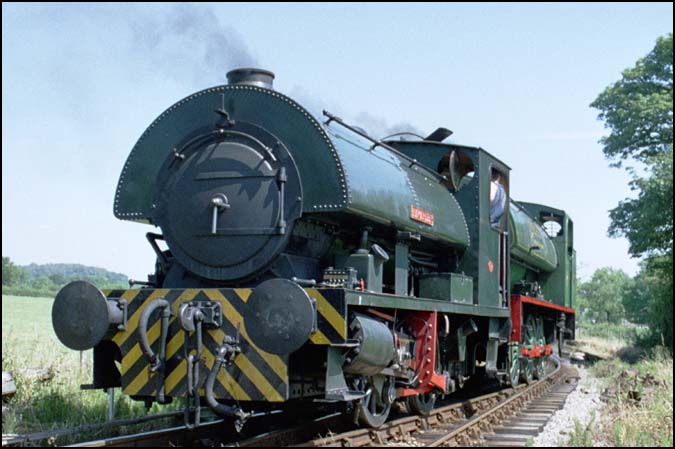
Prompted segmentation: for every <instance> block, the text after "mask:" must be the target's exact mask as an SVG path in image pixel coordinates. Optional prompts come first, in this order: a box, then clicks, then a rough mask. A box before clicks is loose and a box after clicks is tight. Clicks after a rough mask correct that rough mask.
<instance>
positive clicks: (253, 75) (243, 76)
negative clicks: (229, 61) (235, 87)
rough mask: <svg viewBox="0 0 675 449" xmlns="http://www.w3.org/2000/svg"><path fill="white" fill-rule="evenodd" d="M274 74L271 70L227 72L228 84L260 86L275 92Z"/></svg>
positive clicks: (249, 69) (236, 70)
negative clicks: (273, 84)
mask: <svg viewBox="0 0 675 449" xmlns="http://www.w3.org/2000/svg"><path fill="white" fill-rule="evenodd" d="M273 80H274V73H272V72H270V71H269V70H262V69H253V68H241V69H234V70H230V71H229V72H227V83H228V84H246V85H249V86H258V87H263V88H265V89H270V90H274V87H273V86H272V81H273Z"/></svg>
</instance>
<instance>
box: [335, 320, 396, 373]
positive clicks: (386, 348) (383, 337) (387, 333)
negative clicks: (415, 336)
mask: <svg viewBox="0 0 675 449" xmlns="http://www.w3.org/2000/svg"><path fill="white" fill-rule="evenodd" d="M349 328H350V329H351V330H352V332H353V336H352V337H351V338H353V339H355V340H358V341H359V343H360V344H359V346H358V348H356V349H354V350H352V353H351V354H350V355H349V357H348V361H347V365H346V366H345V367H344V372H345V373H351V374H363V375H366V376H373V375H375V374H377V373H379V372H380V371H382V369H383V368H386V367H387V366H389V364H391V362H392V360H393V359H394V353H395V348H394V334H393V333H392V332H391V330H390V329H389V328H388V327H387V326H386V325H384V324H382V323H380V322H379V321H377V320H374V319H372V318H368V317H365V316H363V315H357V316H356V318H354V320H353V321H352V323H351V324H350V325H349Z"/></svg>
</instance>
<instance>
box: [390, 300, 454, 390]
mask: <svg viewBox="0 0 675 449" xmlns="http://www.w3.org/2000/svg"><path fill="white" fill-rule="evenodd" d="M409 316H412V317H415V318H418V319H416V320H410V324H411V327H412V329H413V334H414V335H415V341H416V343H417V344H416V347H417V350H416V354H415V360H416V363H415V370H416V371H417V370H419V371H420V374H419V386H418V387H417V388H399V389H398V396H399V397H402V396H411V395H414V394H420V393H428V392H430V391H432V390H434V389H440V390H441V391H445V387H446V385H447V379H446V376H445V375H443V374H440V373H437V372H436V345H437V344H438V338H437V335H438V332H437V330H436V328H437V325H438V321H437V319H438V313H437V312H436V311H433V312H414V313H412V314H410V315H409Z"/></svg>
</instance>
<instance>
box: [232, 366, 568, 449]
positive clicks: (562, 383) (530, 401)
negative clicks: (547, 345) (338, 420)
mask: <svg viewBox="0 0 675 449" xmlns="http://www.w3.org/2000/svg"><path fill="white" fill-rule="evenodd" d="M577 380H578V376H577V373H576V370H575V369H574V368H572V367H569V366H563V365H561V366H559V368H558V369H556V370H555V371H553V372H552V373H550V374H549V375H548V376H547V377H546V378H544V379H542V380H540V381H538V382H535V383H532V384H530V385H520V386H518V387H516V388H509V389H506V390H502V391H500V392H496V393H490V394H486V395H483V396H479V397H476V398H473V399H470V400H467V401H462V402H456V403H453V404H450V405H445V406H442V407H439V408H437V409H435V410H433V411H432V413H431V414H430V415H429V416H427V417H420V416H406V417H403V418H399V419H395V420H393V421H390V422H388V423H386V424H385V425H384V426H382V427H381V428H379V429H356V430H350V431H347V432H343V433H335V432H332V433H329V434H328V436H325V437H323V438H317V439H312V440H305V441H302V439H301V438H300V439H296V440H295V442H293V439H292V438H293V436H292V431H290V430H287V431H285V432H284V433H283V435H282V434H281V433H280V434H276V433H274V432H271V433H269V434H266V435H263V436H258V437H254V438H251V439H248V440H242V441H239V442H237V443H236V444H234V446H238V447H261V446H286V445H297V446H301V447H326V446H332V447H335V446H338V447H340V446H341V447H364V446H385V445H396V446H401V445H410V446H428V447H439V446H471V445H474V446H478V445H489V446H524V445H525V444H526V443H527V441H528V439H529V438H530V437H534V436H536V435H537V434H538V433H539V432H541V431H542V430H543V428H544V426H545V424H546V422H547V421H548V419H549V418H550V417H551V416H552V415H553V413H555V411H557V410H558V409H560V408H562V406H563V405H564V403H565V399H566V397H567V395H568V394H569V393H571V392H572V391H573V390H574V388H575V387H576V381H577ZM304 431H305V433H306V432H307V431H308V429H307V427H305V428H304ZM324 435H325V433H324Z"/></svg>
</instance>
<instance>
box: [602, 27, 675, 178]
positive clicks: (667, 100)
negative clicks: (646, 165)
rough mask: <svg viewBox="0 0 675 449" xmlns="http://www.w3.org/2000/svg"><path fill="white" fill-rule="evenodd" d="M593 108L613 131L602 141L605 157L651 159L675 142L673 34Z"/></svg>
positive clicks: (617, 162)
mask: <svg viewBox="0 0 675 449" xmlns="http://www.w3.org/2000/svg"><path fill="white" fill-rule="evenodd" d="M591 107H593V108H596V109H599V110H600V114H599V116H598V118H600V119H601V120H604V121H605V127H607V128H609V129H610V130H611V134H610V135H609V136H606V137H603V138H602V139H601V140H600V142H601V143H602V144H603V146H604V149H603V151H604V153H605V156H606V157H607V158H609V159H614V161H615V162H614V164H613V165H615V166H618V167H620V166H621V162H622V160H625V159H628V158H635V159H637V160H639V161H641V162H647V161H648V159H649V158H650V157H652V156H655V155H657V154H659V153H662V152H665V151H666V150H667V147H668V146H669V145H670V147H671V151H672V145H673V34H672V33H670V34H669V35H668V36H665V37H660V38H658V39H657V41H656V46H655V47H654V49H653V50H652V51H651V52H650V53H649V54H648V55H647V56H645V57H644V58H641V59H639V60H638V61H637V63H636V64H635V67H633V68H629V69H626V70H624V71H623V73H622V77H621V79H620V80H619V81H617V82H615V83H614V84H613V85H611V86H609V87H608V88H607V89H605V90H604V91H603V92H602V93H601V94H600V95H599V96H598V98H596V100H595V101H594V102H593V103H591ZM671 154H672V153H671Z"/></svg>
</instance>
